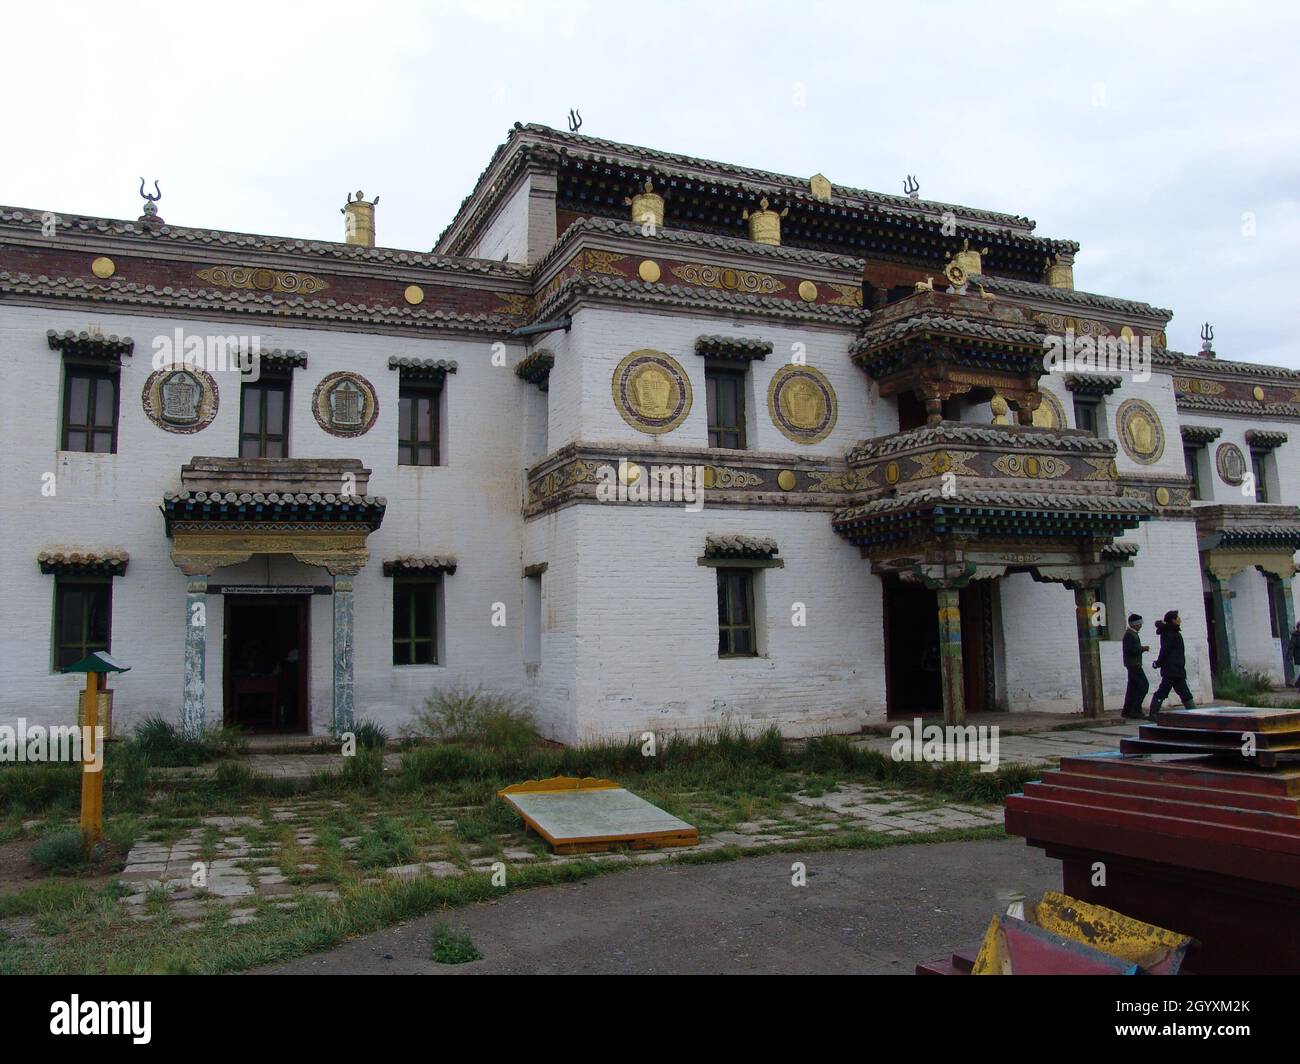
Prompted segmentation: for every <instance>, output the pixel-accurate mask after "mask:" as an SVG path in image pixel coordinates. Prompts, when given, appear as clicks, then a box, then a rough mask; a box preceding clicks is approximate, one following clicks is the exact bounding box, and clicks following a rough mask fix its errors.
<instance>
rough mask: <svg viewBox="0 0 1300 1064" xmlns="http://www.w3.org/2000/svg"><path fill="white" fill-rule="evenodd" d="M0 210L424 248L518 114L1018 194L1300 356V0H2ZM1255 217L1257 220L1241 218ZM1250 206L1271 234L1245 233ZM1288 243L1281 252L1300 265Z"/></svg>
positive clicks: (1114, 255)
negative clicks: (158, 218) (351, 236)
mask: <svg viewBox="0 0 1300 1064" xmlns="http://www.w3.org/2000/svg"><path fill="white" fill-rule="evenodd" d="M5 24H6V26H5V37H6V38H7V40H5V42H4V57H5V65H6V67H7V70H6V78H5V80H6V82H7V84H8V85H9V101H10V106H9V107H8V108H7V112H8V113H7V115H6V121H5V126H6V127H7V128H6V130H5V135H4V138H3V144H4V149H3V151H4V155H5V158H4V161H3V166H2V167H0V202H4V203H6V204H10V205H16V206H22V207H32V208H38V209H41V210H55V211H65V212H71V213H83V214H94V215H105V216H108V217H115V218H134V217H135V216H136V215H138V214H139V207H140V202H139V198H138V196H137V188H138V185H139V178H140V176H142V175H143V176H145V177H147V178H149V180H150V181H151V182H152V180H153V178H155V177H157V178H159V179H160V180H161V183H162V190H163V199H162V202H161V203H160V205H159V206H160V213H161V214H162V215H163V217H164V218H166V220H167V221H168V222H170V223H173V224H176V225H185V226H199V227H204V228H213V229H235V230H242V231H247V232H255V233H271V234H276V235H285V236H291V237H300V238H304V239H309V238H310V239H327V240H337V239H341V238H342V233H343V219H342V216H341V215H340V214H339V207H341V206H342V204H343V202H344V200H345V197H346V194H347V192H348V191H350V190H356V189H363V190H364V191H365V192H366V193H367V195H368V196H370V197H373V196H374V195H376V194H378V195H380V196H381V197H382V199H381V202H380V205H379V210H378V219H377V228H378V242H379V243H380V244H383V245H386V246H390V247H401V248H413V249H417V250H428V249H429V248H430V247H431V246H432V244H433V241H434V239H435V238H436V236H437V235H438V233H439V232H441V230H442V229H443V227H444V226H445V225H446V224H447V222H449V221H450V220H451V218H452V216H453V214H454V213H455V210H456V208H457V206H458V205H459V204H460V201H461V199H462V198H463V197H464V196H465V195H466V194H467V193H468V192H469V191H470V189H471V188H472V187H473V184H474V181H475V179H476V178H477V176H478V174H479V172H480V171H481V170H482V169H483V167H484V166H485V165H486V163H487V161H488V159H489V157H490V156H491V153H492V150H493V148H494V147H495V146H496V145H497V144H499V143H500V142H501V141H502V140H503V139H504V137H505V134H506V131H507V130H508V128H509V127H510V125H511V123H513V122H515V121H520V122H542V123H545V124H548V125H552V126H556V127H558V128H564V126H565V118H566V115H567V113H568V109H569V108H570V107H578V108H580V109H581V112H582V116H583V127H582V132H584V133H589V134H592V135H594V136H600V137H607V138H610V139H613V140H618V141H624V142H628V143H633V144H642V145H647V146H649V147H653V148H659V149H663V150H667V151H676V152H682V153H685V154H689V155H697V156H702V157H705V158H710V159H720V160H725V161H729V162H734V163H741V164H746V165H749V166H755V167H760V168H764V169H769V170H776V171H781V172H784V173H790V174H797V175H801V176H805V175H812V174H813V173H816V172H818V171H820V172H822V173H825V174H826V175H827V176H828V177H829V178H830V179H831V181H832V182H836V183H840V184H844V185H849V186H855V187H860V188H871V189H878V190H881V191H884V192H901V190H902V182H903V178H904V176H905V175H906V174H909V173H914V174H916V175H918V177H919V180H920V182H921V197H922V198H923V199H935V200H942V201H947V202H953V203H961V204H966V205H969V206H973V207H981V208H986V209H991V210H1000V211H1008V212H1010V213H1013V214H1021V215H1027V216H1029V217H1031V218H1033V219H1035V220H1036V221H1037V222H1038V232H1039V233H1040V234H1042V235H1045V236H1052V237H1062V238H1068V239H1073V240H1077V241H1079V243H1080V244H1081V245H1082V250H1081V251H1080V253H1079V256H1078V259H1077V262H1076V265H1075V283H1076V285H1077V287H1079V288H1081V289H1086V290H1088V291H1092V292H1103V293H1106V294H1109V295H1117V296H1124V297H1127V298H1131V299H1140V300H1144V301H1146V302H1149V303H1153V304H1155V305H1156V306H1161V307H1168V308H1170V309H1172V310H1173V311H1174V312H1175V317H1174V320H1173V322H1172V323H1171V326H1170V330H1169V342H1170V346H1171V347H1174V348H1176V349H1180V350H1183V351H1187V352H1192V351H1195V350H1197V349H1198V348H1199V346H1200V340H1199V330H1200V324H1201V322H1202V321H1204V320H1207V319H1208V320H1210V321H1212V322H1213V323H1214V327H1215V337H1216V339H1215V348H1216V350H1217V351H1218V352H1219V355H1220V357H1225V358H1236V359H1241V360H1245V361H1256V362H1271V363H1277V364H1280V365H1286V366H1290V367H1293V368H1300V341H1297V336H1296V326H1297V324H1298V321H1297V318H1298V317H1300V312H1298V311H1297V307H1298V306H1300V298H1298V297H1297V278H1296V272H1297V271H1296V267H1295V263H1296V261H1297V259H1300V209H1298V207H1297V198H1298V195H1300V134H1298V129H1300V119H1298V118H1297V113H1298V111H1297V92H1296V88H1295V84H1296V68H1297V66H1298V65H1300V4H1297V3H1295V2H1294V0H1285V2H1283V0H1277V2H1274V3H1258V4H1256V3H1248V2H1241V0H1237V2H1233V3H1193V2H1184V3H1176V4H1175V3H1171V4H1164V3H1147V2H1132V0H1130V2H1128V3H1113V4H1112V3H1104V2H1095V0H1094V2H1088V3H1077V4H1052V3H1045V2H1042V0H1038V2H1032V3H1019V2H1017V3H997V2H984V3H938V2H920V0H908V2H902V0H900V2H892V3H889V4H888V5H884V4H875V3H869V2H865V0H863V2H857V3H853V2H848V3H806V2H805V3H798V4H790V3H784V4H775V3H773V4H768V3H750V4H739V3H738V4H729V3H725V2H720V0H715V2H713V3H707V4H706V3H700V2H699V0H692V2H684V3H662V4H655V3H652V2H648V0H642V2H639V3H630V4H628V3H624V4H613V3H609V2H605V3H594V2H593V3H588V2H585V0H565V2H544V0H529V2H525V0H464V2H459V0H455V2H443V3H414V2H388V0H371V2H369V3H355V2H354V3H348V4H334V3H328V2H324V0H314V2H312V3H301V2H300V3H294V4H275V3H271V2H268V0H263V2H261V3H256V4H251V3H250V4H245V3H238V2H231V0H225V2H222V3H219V4H211V3H210V4H202V5H200V4H189V3H184V4H182V3H172V4H168V3H157V2H156V3H152V4H148V5H136V4H128V3H102V2H96V3H92V4H72V3H59V2H49V0H47V2H43V3H22V4H11V5H6V11H5ZM1243 216H1249V217H1248V218H1247V219H1246V221H1245V222H1243ZM1251 219H1253V232H1254V235H1253V236H1252V235H1247V234H1248V233H1249V231H1250V224H1249V223H1250V220H1251ZM1288 262H1290V263H1292V265H1288Z"/></svg>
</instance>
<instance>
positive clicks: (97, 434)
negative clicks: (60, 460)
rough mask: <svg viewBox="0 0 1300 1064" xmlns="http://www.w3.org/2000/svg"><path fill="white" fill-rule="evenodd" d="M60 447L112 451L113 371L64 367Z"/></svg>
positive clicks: (114, 433)
mask: <svg viewBox="0 0 1300 1064" xmlns="http://www.w3.org/2000/svg"><path fill="white" fill-rule="evenodd" d="M62 450H65V451H86V452H89V453H93V454H112V453H114V452H115V451H116V450H117V374H116V373H115V372H111V371H108V370H103V369H97V368H89V367H80V366H68V367H67V368H66V371H65V373H64V380H63V441H62Z"/></svg>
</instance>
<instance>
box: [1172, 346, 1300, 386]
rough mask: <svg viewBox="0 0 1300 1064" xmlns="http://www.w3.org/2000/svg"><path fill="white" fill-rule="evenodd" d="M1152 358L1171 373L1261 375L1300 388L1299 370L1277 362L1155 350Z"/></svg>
mask: <svg viewBox="0 0 1300 1064" xmlns="http://www.w3.org/2000/svg"><path fill="white" fill-rule="evenodd" d="M1153 361H1154V362H1155V364H1156V365H1157V366H1159V367H1160V368H1162V369H1168V370H1171V371H1173V372H1174V373H1175V374H1179V375H1186V376H1194V377H1197V378H1201V379H1206V380H1209V379H1214V378H1224V379H1232V378H1236V377H1264V378H1268V379H1272V380H1274V381H1278V382H1286V383H1287V384H1289V385H1290V386H1291V387H1293V388H1300V370H1291V369H1283V368H1282V367H1281V366H1266V365H1264V364H1262V363H1258V362H1234V361H1232V360H1231V359H1226V358H1200V357H1198V356H1196V355H1186V354H1183V352H1181V351H1169V350H1164V351H1156V352H1155V353H1154V356H1153Z"/></svg>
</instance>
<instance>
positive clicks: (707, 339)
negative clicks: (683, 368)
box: [695, 336, 772, 362]
mask: <svg viewBox="0 0 1300 1064" xmlns="http://www.w3.org/2000/svg"><path fill="white" fill-rule="evenodd" d="M695 353H696V354H697V355H699V356H701V357H702V358H718V359H725V360H727V361H731V362H753V361H756V360H758V361H761V360H763V359H765V358H767V356H768V355H770V354H771V353H772V341H771V340H758V339H755V338H754V337H748V336H697V337H696V338H695Z"/></svg>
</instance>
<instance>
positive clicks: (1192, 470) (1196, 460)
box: [1183, 447, 1201, 499]
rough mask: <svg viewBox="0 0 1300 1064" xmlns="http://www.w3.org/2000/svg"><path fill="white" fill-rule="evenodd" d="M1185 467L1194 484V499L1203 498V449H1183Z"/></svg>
mask: <svg viewBox="0 0 1300 1064" xmlns="http://www.w3.org/2000/svg"><path fill="white" fill-rule="evenodd" d="M1183 465H1184V467H1185V468H1186V469H1187V476H1188V478H1189V479H1190V480H1191V482H1192V498H1193V499H1199V498H1200V497H1201V449H1200V447H1184V448H1183Z"/></svg>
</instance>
